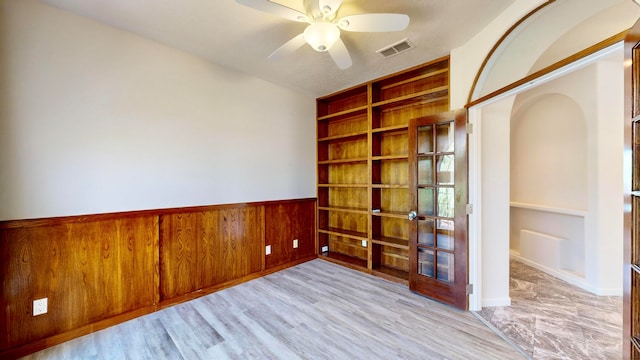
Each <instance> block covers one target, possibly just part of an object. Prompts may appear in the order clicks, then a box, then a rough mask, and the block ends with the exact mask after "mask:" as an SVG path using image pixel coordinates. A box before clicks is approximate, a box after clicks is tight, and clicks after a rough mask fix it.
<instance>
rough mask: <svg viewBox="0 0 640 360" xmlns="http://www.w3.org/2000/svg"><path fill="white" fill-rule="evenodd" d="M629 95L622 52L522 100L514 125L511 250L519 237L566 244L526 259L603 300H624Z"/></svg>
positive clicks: (516, 108)
mask: <svg viewBox="0 0 640 360" xmlns="http://www.w3.org/2000/svg"><path fill="white" fill-rule="evenodd" d="M623 88H624V87H623V58H622V50H620V51H618V52H616V53H615V54H613V55H612V56H610V57H608V58H606V59H603V60H601V61H599V62H597V63H593V64H592V65H589V66H587V67H585V68H582V69H580V70H577V71H574V72H572V73H570V74H568V75H565V76H563V77H561V78H559V79H556V80H554V81H552V82H549V83H547V84H544V85H540V86H538V87H536V88H534V89H532V90H529V91H527V92H525V93H522V94H520V95H518V96H517V100H516V102H515V103H514V108H513V117H512V123H511V126H512V132H511V201H512V202H515V203H518V204H521V205H525V208H522V207H520V206H515V207H512V210H511V214H512V216H513V217H512V221H511V236H512V241H511V249H512V250H513V251H515V252H516V253H519V252H520V250H521V249H522V248H523V246H524V244H521V243H520V240H521V239H520V238H519V236H520V231H521V230H526V231H534V232H537V233H540V234H544V235H548V236H550V237H557V238H562V239H564V240H562V241H561V242H562V243H564V245H562V246H560V247H559V248H552V247H550V246H547V245H546V244H545V243H542V242H541V243H539V244H537V246H538V247H540V250H539V251H537V252H534V254H536V253H537V254H544V255H545V258H540V257H538V258H537V259H531V258H528V255H527V254H524V253H522V254H521V256H522V257H523V258H524V260H529V261H532V264H531V265H534V266H539V267H541V268H543V269H544V270H546V271H549V272H550V273H552V274H554V275H556V276H559V277H561V278H563V279H565V280H567V281H570V282H572V283H574V284H575V285H578V286H581V287H582V288H584V289H585V290H588V291H592V292H594V293H597V294H602V295H621V293H622V292H621V291H622V271H612V270H611V267H610V266H611V265H612V264H620V266H619V267H618V266H616V265H614V266H615V269H618V268H619V269H621V267H622V250H623V248H622V246H623V244H622V238H623V236H622V229H623V226H622V215H623V213H622V206H623V193H622V191H623V188H622V184H623V179H622V174H623V172H622V154H623V151H622V146H623V131H624V128H623V120H622V119H623V113H622V111H623V104H622V100H623V98H624V96H623V93H622V92H623ZM527 205H532V207H533V208H535V207H539V208H540V209H542V211H538V210H535V209H534V210H532V209H527V208H526V206H527ZM545 247H546V248H545ZM551 259H559V260H560V261H558V262H556V263H555V264H554V261H551ZM565 275H566V276H565Z"/></svg>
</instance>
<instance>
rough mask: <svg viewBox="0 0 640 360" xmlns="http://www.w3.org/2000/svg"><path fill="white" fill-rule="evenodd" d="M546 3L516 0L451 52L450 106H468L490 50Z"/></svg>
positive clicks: (542, 1) (456, 107)
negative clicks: (474, 84)
mask: <svg viewBox="0 0 640 360" xmlns="http://www.w3.org/2000/svg"><path fill="white" fill-rule="evenodd" d="M545 2H546V0H515V1H514V2H513V4H511V5H510V6H509V7H508V8H507V9H506V10H505V11H503V12H502V14H500V15H498V16H497V17H496V18H495V19H494V20H493V21H492V22H491V23H490V24H488V25H487V26H486V27H485V28H484V29H482V30H481V31H480V32H479V33H478V34H477V35H476V36H474V37H473V38H471V39H470V40H469V41H467V43H466V44H464V45H462V46H460V47H459V48H456V49H453V50H451V58H450V73H451V75H450V81H451V89H450V104H451V108H452V109H459V108H462V107H464V106H465V105H466V104H467V99H468V97H469V92H470V91H471V87H472V85H473V80H474V79H475V77H476V74H477V73H478V71H480V66H481V65H482V62H483V61H484V60H485V58H486V57H487V56H488V55H489V51H491V49H492V48H493V46H494V45H495V44H496V43H497V42H498V40H499V39H500V37H501V36H503V35H504V34H505V33H506V32H507V30H509V28H510V27H511V26H513V25H514V24H515V23H516V22H518V20H520V19H521V18H522V17H524V16H525V15H527V14H528V13H529V12H530V11H533V10H534V9H535V8H537V7H538V6H539V5H541V4H543V3H545Z"/></svg>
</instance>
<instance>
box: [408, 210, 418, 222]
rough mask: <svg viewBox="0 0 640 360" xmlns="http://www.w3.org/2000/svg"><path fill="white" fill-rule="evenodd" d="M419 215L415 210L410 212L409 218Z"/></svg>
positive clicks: (412, 218)
mask: <svg viewBox="0 0 640 360" xmlns="http://www.w3.org/2000/svg"><path fill="white" fill-rule="evenodd" d="M417 217H418V214H417V213H416V212H415V211H410V212H409V220H414V219H415V218H417Z"/></svg>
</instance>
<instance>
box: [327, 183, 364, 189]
mask: <svg viewBox="0 0 640 360" xmlns="http://www.w3.org/2000/svg"><path fill="white" fill-rule="evenodd" d="M318 187H325V188H354V189H358V188H362V189H366V188H368V187H369V185H367V184H318Z"/></svg>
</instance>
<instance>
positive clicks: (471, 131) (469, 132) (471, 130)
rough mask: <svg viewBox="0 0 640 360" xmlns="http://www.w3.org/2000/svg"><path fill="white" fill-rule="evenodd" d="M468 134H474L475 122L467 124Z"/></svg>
mask: <svg viewBox="0 0 640 360" xmlns="http://www.w3.org/2000/svg"><path fill="white" fill-rule="evenodd" d="M466 127H467V134H473V124H467V125H466Z"/></svg>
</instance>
